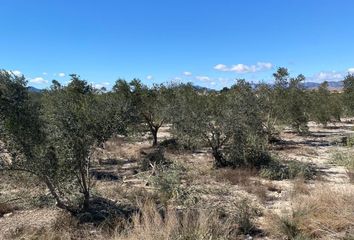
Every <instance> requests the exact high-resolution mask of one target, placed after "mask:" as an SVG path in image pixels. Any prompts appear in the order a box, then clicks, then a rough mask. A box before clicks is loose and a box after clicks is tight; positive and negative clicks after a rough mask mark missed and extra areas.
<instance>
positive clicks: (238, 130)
mask: <svg viewBox="0 0 354 240" xmlns="http://www.w3.org/2000/svg"><path fill="white" fill-rule="evenodd" d="M177 96H178V97H177V100H176V101H177V102H178V106H179V110H178V111H176V113H177V114H176V116H174V118H173V125H174V131H175V133H176V136H177V137H178V139H179V140H182V141H183V140H187V141H188V142H187V143H192V144H196V143H199V144H200V145H202V146H207V147H208V148H210V149H211V152H212V155H213V157H214V160H215V166H216V167H225V166H234V167H238V166H250V167H260V166H261V165H265V164H267V161H268V160H269V159H268V155H267V151H266V141H265V139H266V138H265V133H264V130H263V127H262V119H261V117H260V115H259V113H260V111H259V105H258V101H257V99H256V95H255V94H254V92H253V90H252V87H251V86H250V84H248V83H246V82H245V81H244V80H240V81H238V83H237V84H236V85H235V86H233V87H232V88H231V90H229V91H226V92H225V91H224V92H223V93H204V94H201V93H197V92H195V91H194V90H193V88H192V87H191V86H188V85H187V86H181V88H180V89H179V92H178V93H177Z"/></svg>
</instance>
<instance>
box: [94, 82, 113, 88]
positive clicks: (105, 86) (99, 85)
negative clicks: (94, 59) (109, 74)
mask: <svg viewBox="0 0 354 240" xmlns="http://www.w3.org/2000/svg"><path fill="white" fill-rule="evenodd" d="M92 85H93V87H94V88H96V89H101V88H103V87H104V88H107V87H108V86H109V85H110V83H109V82H103V83H93V84H92Z"/></svg>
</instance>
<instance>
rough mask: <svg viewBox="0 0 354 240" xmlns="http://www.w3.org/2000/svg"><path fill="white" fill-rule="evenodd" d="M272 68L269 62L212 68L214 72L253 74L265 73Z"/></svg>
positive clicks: (220, 65)
mask: <svg viewBox="0 0 354 240" xmlns="http://www.w3.org/2000/svg"><path fill="white" fill-rule="evenodd" d="M272 68H273V64H272V63H270V62H257V63H256V64H254V65H246V64H242V63H239V64H236V65H232V66H230V67H228V66H226V65H225V64H217V65H215V66H214V69H215V70H218V71H222V72H236V73H255V72H260V71H265V70H269V69H272Z"/></svg>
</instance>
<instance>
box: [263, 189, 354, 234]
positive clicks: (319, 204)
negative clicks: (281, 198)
mask: <svg viewBox="0 0 354 240" xmlns="http://www.w3.org/2000/svg"><path fill="white" fill-rule="evenodd" d="M353 213H354V192H348V191H345V190H344V189H343V190H335V189H328V188H324V187H323V186H318V188H317V189H315V190H314V191H312V192H311V193H310V194H309V195H302V196H299V197H296V198H294V199H293V203H292V211H290V212H288V213H287V214H283V215H281V216H274V215H270V216H268V219H267V221H266V222H268V223H269V224H267V226H266V228H267V229H268V232H269V233H270V234H272V235H275V236H276V237H283V236H286V237H288V238H290V239H292V238H295V237H298V236H308V237H315V238H324V239H336V238H337V237H339V236H342V237H343V236H344V235H346V234H348V233H350V234H353V233H354V214H353ZM337 239H338V238H337Z"/></svg>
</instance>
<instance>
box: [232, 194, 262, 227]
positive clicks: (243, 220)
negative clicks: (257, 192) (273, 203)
mask: <svg viewBox="0 0 354 240" xmlns="http://www.w3.org/2000/svg"><path fill="white" fill-rule="evenodd" d="M259 215H260V210H259V209H258V208H257V207H255V206H253V205H252V204H251V203H250V200H249V199H242V200H241V201H239V202H238V203H236V212H235V220H236V221H235V222H236V223H237V225H238V230H239V231H240V233H242V234H250V233H251V232H252V231H253V230H255V223H254V220H255V218H256V217H257V216H259Z"/></svg>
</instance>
